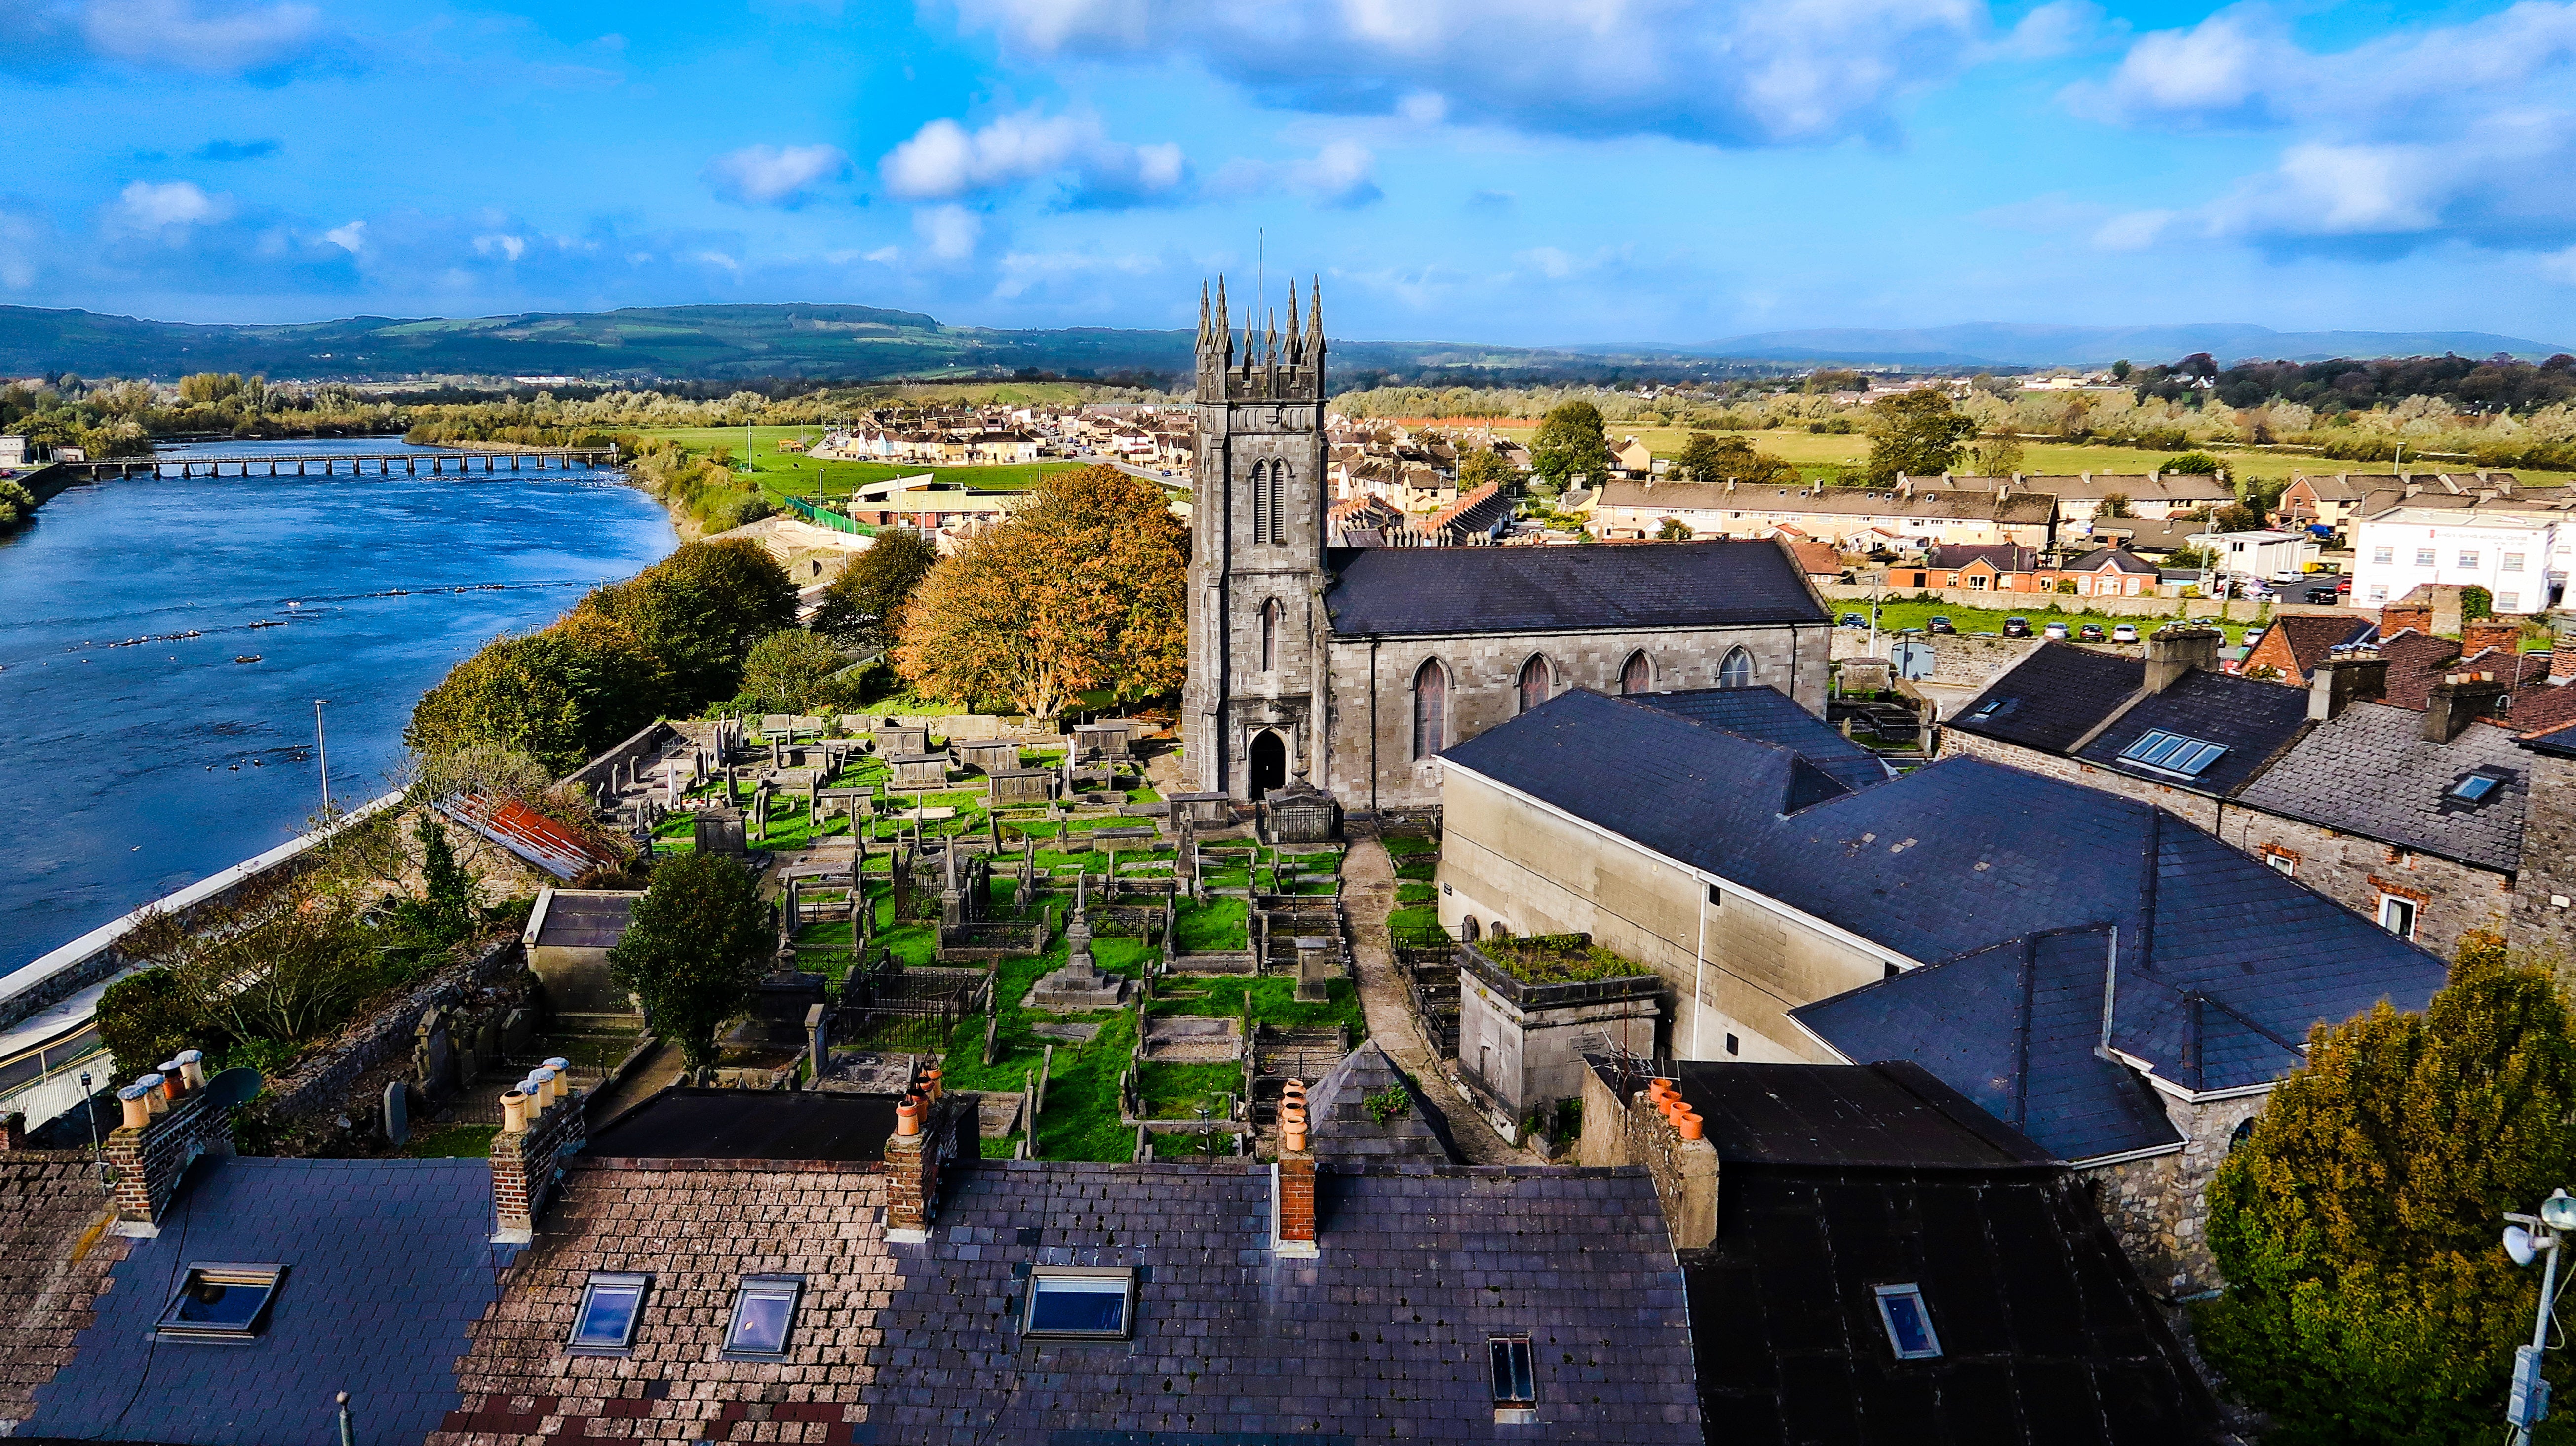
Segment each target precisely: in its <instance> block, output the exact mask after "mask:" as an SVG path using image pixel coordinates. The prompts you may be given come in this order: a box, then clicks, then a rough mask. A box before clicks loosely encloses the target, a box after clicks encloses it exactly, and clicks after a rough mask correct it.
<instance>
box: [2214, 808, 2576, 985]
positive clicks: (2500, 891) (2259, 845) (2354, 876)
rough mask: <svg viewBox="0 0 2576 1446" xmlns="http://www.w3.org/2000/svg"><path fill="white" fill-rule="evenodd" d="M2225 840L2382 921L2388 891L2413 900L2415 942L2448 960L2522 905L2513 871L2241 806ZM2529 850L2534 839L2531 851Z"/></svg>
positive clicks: (2226, 814)
mask: <svg viewBox="0 0 2576 1446" xmlns="http://www.w3.org/2000/svg"><path fill="white" fill-rule="evenodd" d="M2218 837H2219V839H2220V840H2221V841H2222V842H2224V843H2226V844H2228V845H2229V846H2230V847H2233V848H2237V849H2241V850H2243V851H2244V852H2246V853H2249V854H2252V855H2254V856H2255V857H2257V858H2263V859H2276V858H2277V859H2280V860H2282V861H2284V862H2286V863H2288V864H2289V865H2290V868H2289V873H2290V876H2291V877H2292V878H2295V879H2297V880H2298V881H2299V882H2300V883H2303V884H2305V885H2307V886H2308V887H2309V888H2312V889H2314V890H2316V891H2317V892H2318V893H2321V894H2323V895H2325V896H2326V897H2327V898H2330V899H2332V900H2334V901H2335V902H2336V903H2338V904H2341V905H2343V906H2344V907H2345V908H2347V909H2350V910H2352V911H2353V912H2354V913H2356V914H2359V915H2361V916H2362V917H2363V918H2365V919H2369V920H2371V921H2372V922H2374V923H2375V922H2377V921H2378V919H2379V899H2380V895H2382V894H2396V895H2398V896H2399V897H2401V898H2406V899H2411V900H2413V901H2414V904H2415V942H2416V943H2418V944H2421V945H2423V946H2424V947H2425V948H2427V949H2430V950H2432V951H2433V952H2434V953H2436V954H2439V955H2441V956H2442V957H2443V958H2445V959H2448V958H2450V957H2451V956H2452V955H2453V954H2454V953H2455V952H2457V950H2458V948H2459V943H2460V936H2461V935H2462V934H2464V933H2467V932H2468V931H2470V930H2472V929H2499V930H2501V929H2505V928H2506V925H2507V920H2508V918H2509V916H2510V915H2511V914H2512V912H2513V908H2514V902H2515V896H2514V880H2513V876H2512V875H2510V874H2501V873H2497V872H2495V871H2493V870H2491V869H2481V868H2477V867H2474V866H2472V865H2469V864H2463V863H2454V862H2453V861H2451V860H2449V859H2445V858H2437V857H2435V856H2434V855H2431V854H2426V853H2417V852H2416V851H2414V850H2412V849H2401V848H2397V847H2394V846H2392V845H2389V844H2384V843H2380V842H2379V841H2377V840H2375V839H2367V838H2359V837H2356V836H2354V835H2352V834H2347V833H2339V832H2337V831H2336V830H2334V829H2330V828H2319V827H2317V826H2316V825H2314V824H2309V823H2301V822H2299V821H2298V820H2296V819H2288V818H2282V817H2279V816H2278V815H2275V814H2269V813H2263V812H2259V811H2257V810H2254V809H2250V808H2245V807H2243V806H2241V805H2229V806H2228V807H2227V808H2226V809H2224V810H2223V811H2222V812H2221V814H2220V818H2219V825H2218ZM2529 849H2530V844H2529V842H2528V839H2527V838H2526V841H2525V844H2524V850H2525V853H2526V855H2527V854H2528V852H2529ZM2275 867H2278V865H2277V864H2276V865H2275ZM2543 902H2544V903H2545V902H2546V900H2545V899H2544V900H2543ZM2552 912H2559V911H2552Z"/></svg>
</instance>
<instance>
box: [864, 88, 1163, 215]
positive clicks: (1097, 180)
mask: <svg viewBox="0 0 2576 1446" xmlns="http://www.w3.org/2000/svg"><path fill="white" fill-rule="evenodd" d="M877 170H878V173H879V174H881V175H882V176H884V178H885V184H886V189H887V190H888V191H890V192H892V193H893V194H894V195H896V196H900V197H902V198H903V199H905V200H909V201H947V200H955V199H957V198H959V197H962V196H970V195H974V194H976V193H978V192H983V191H993V190H999V189H1002V188H1005V187H1009V186H1016V185H1020V184H1023V183H1025V182H1029V181H1035V180H1039V179H1042V178H1047V177H1061V178H1062V179H1063V180H1064V181H1065V183H1066V186H1067V191H1066V200H1067V202H1068V203H1069V204H1071V205H1074V206H1090V207H1115V206H1122V205H1138V204H1144V203H1147V202H1150V201H1154V200H1160V199H1173V198H1176V197H1177V194H1178V192H1179V190H1180V187H1181V185H1182V183H1183V181H1184V180H1186V179H1187V174H1188V166H1187V164H1186V162H1185V161H1184V160H1183V158H1182V156H1181V148H1180V147H1179V146H1178V145H1175V144H1172V143H1170V142H1163V143H1160V144H1153V145H1129V144H1127V143H1126V142H1123V141H1118V140H1114V139H1112V138H1111V137H1110V136H1109V134H1108V132H1107V131H1106V130H1104V129H1103V128H1102V126H1101V124H1100V121H1099V118H1098V117H1096V116H1091V115H1084V114H1076V115H1060V116H1047V115H1044V114H1041V113H1040V112H1037V111H1034V110H1032V111H1024V112H1022V113H1020V114H1018V115H1007V116H1003V117H1001V118H999V119H997V120H995V121H993V122H992V123H991V124H989V125H986V126H984V127H983V128H982V129H980V130H974V131H970V130H968V129H966V128H965V127H964V126H962V125H959V124H958V123H957V122H955V121H953V120H948V119H945V118H942V119H939V120H935V121H932V122H930V123H929V124H928V125H925V126H923V127H922V128H921V129H920V130H919V131H918V132H916V133H915V134H914V135H913V137H912V139H910V140H908V141H905V142H903V143H902V144H901V145H898V146H896V147H895V148H894V149H893V150H891V151H888V152H887V153H886V156H885V159H884V160H883V161H880V162H879V163H878V165H877Z"/></svg>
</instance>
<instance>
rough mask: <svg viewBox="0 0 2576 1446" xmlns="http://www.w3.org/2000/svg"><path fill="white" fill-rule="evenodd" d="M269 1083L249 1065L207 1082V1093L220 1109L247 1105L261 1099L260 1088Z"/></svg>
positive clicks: (241, 1066)
mask: <svg viewBox="0 0 2576 1446" xmlns="http://www.w3.org/2000/svg"><path fill="white" fill-rule="evenodd" d="M266 1083H267V1081H266V1080H263V1079H261V1078H260V1077H259V1071H258V1070H255V1069H252V1068H251V1067H250V1066H249V1065H237V1066H235V1067H234V1068H232V1069H228V1070H225V1071H224V1072H223V1073H222V1074H219V1075H216V1076H215V1077H214V1078H213V1079H210V1080H208V1081H206V1093H207V1094H208V1095H209V1096H211V1097H212V1098H213V1100H214V1102H215V1104H216V1106H217V1107H218V1108H224V1107H230V1106H234V1105H246V1104H249V1103H250V1102H251V1101H252V1100H254V1099H257V1098H259V1087H260V1086H261V1085H263V1084H266Z"/></svg>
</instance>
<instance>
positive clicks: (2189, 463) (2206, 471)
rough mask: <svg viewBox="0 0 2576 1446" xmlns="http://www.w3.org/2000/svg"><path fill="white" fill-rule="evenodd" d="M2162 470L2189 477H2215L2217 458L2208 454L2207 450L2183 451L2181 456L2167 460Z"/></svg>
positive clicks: (2217, 468)
mask: <svg viewBox="0 0 2576 1446" xmlns="http://www.w3.org/2000/svg"><path fill="white" fill-rule="evenodd" d="M2164 470H2165V471H2167V472H2180V473H2182V474H2184V475H2185V476H2190V477H2215V476H2217V475H2218V473H2219V470H2220V469H2219V464H2218V459H2217V458H2215V457H2213V456H2211V455H2209V454H2208V453H2207V452H2185V453H2183V454H2182V455H2181V456H2179V457H2176V458H2174V459H2173V460H2172V461H2170V462H2167V463H2166V464H2165V465H2164Z"/></svg>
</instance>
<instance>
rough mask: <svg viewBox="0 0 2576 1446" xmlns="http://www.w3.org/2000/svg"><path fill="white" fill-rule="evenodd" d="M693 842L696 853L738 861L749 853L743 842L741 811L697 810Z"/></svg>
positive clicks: (720, 807)
mask: <svg viewBox="0 0 2576 1446" xmlns="http://www.w3.org/2000/svg"><path fill="white" fill-rule="evenodd" d="M694 841H695V843H696V846H697V851H698V852H699V853H702V854H723V855H725V856H726V857H728V858H737V859H738V858H741V857H743V856H744V855H745V854H748V853H749V852H751V846H750V845H749V844H748V843H746V842H744V838H743V825H742V810H741V809H739V808H732V807H725V806H719V807H716V808H702V809H699V810H698V813H697V831H696V834H695V835H694Z"/></svg>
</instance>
